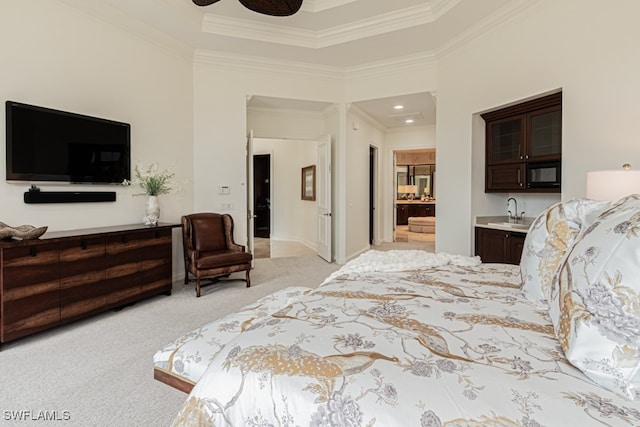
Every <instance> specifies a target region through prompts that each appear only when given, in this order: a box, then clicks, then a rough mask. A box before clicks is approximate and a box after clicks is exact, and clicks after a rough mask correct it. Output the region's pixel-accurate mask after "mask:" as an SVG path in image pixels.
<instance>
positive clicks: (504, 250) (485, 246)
mask: <svg viewBox="0 0 640 427" xmlns="http://www.w3.org/2000/svg"><path fill="white" fill-rule="evenodd" d="M526 236H527V235H526V233H519V232H514V231H502V230H494V229H491V228H483V227H476V255H478V256H479V257H480V259H481V260H482V262H500V263H504V264H520V258H521V257H522V249H523V248H524V240H525V238H526Z"/></svg>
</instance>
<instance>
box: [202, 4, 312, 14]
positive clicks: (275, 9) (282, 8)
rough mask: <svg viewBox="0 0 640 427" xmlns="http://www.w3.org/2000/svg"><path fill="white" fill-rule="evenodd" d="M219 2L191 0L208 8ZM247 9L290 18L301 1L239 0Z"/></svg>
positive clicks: (298, 8)
mask: <svg viewBox="0 0 640 427" xmlns="http://www.w3.org/2000/svg"><path fill="white" fill-rule="evenodd" d="M218 1H220V0H193V2H194V3H195V4H196V5H198V6H209V5H210V4H214V3H217V2H218ZM240 3H242V5H243V6H244V7H246V8H247V9H250V10H253V11H254V12H258V13H262V14H264V15H271V16H291V15H293V14H294V13H296V12H297V11H298V10H300V6H302V0H240Z"/></svg>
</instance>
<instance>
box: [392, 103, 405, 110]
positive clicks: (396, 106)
mask: <svg viewBox="0 0 640 427" xmlns="http://www.w3.org/2000/svg"><path fill="white" fill-rule="evenodd" d="M393 108H394V109H396V110H402V109H403V108H404V105H400V104H398V105H394V106H393Z"/></svg>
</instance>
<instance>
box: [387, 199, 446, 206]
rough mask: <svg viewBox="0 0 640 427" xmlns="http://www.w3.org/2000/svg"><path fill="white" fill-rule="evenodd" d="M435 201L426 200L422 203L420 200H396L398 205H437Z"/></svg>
mask: <svg viewBox="0 0 640 427" xmlns="http://www.w3.org/2000/svg"><path fill="white" fill-rule="evenodd" d="M435 204H436V201H435V200H425V201H422V200H420V199H415V200H396V205H435Z"/></svg>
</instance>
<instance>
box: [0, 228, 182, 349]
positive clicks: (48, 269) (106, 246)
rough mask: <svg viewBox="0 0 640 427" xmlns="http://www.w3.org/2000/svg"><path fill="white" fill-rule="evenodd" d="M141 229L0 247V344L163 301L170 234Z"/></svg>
mask: <svg viewBox="0 0 640 427" xmlns="http://www.w3.org/2000/svg"><path fill="white" fill-rule="evenodd" d="M179 226H180V225H179V224H163V223H161V224H159V225H158V226H155V227H147V226H144V225H141V224H134V225H120V226H112V227H101V228H91V229H82V230H69V231H57V232H48V233H45V234H44V235H43V236H42V237H41V238H39V239H33V240H0V343H5V342H8V341H11V340H15V339H17V338H20V337H24V336H27V335H31V334H34V333H36V332H39V331H43V330H46V329H50V328H53V327H56V326H58V325H62V324H65V323H68V322H72V321H75V320H78V319H82V318H85V317H87V316H90V315H92V314H96V313H100V312H103V311H106V310H110V309H114V308H118V307H122V306H124V305H127V304H130V303H133V302H136V301H139V300H141V299H144V298H148V297H150V296H153V295H157V294H166V295H171V286H172V254H173V250H172V237H171V235H172V229H173V228H174V227H179Z"/></svg>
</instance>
